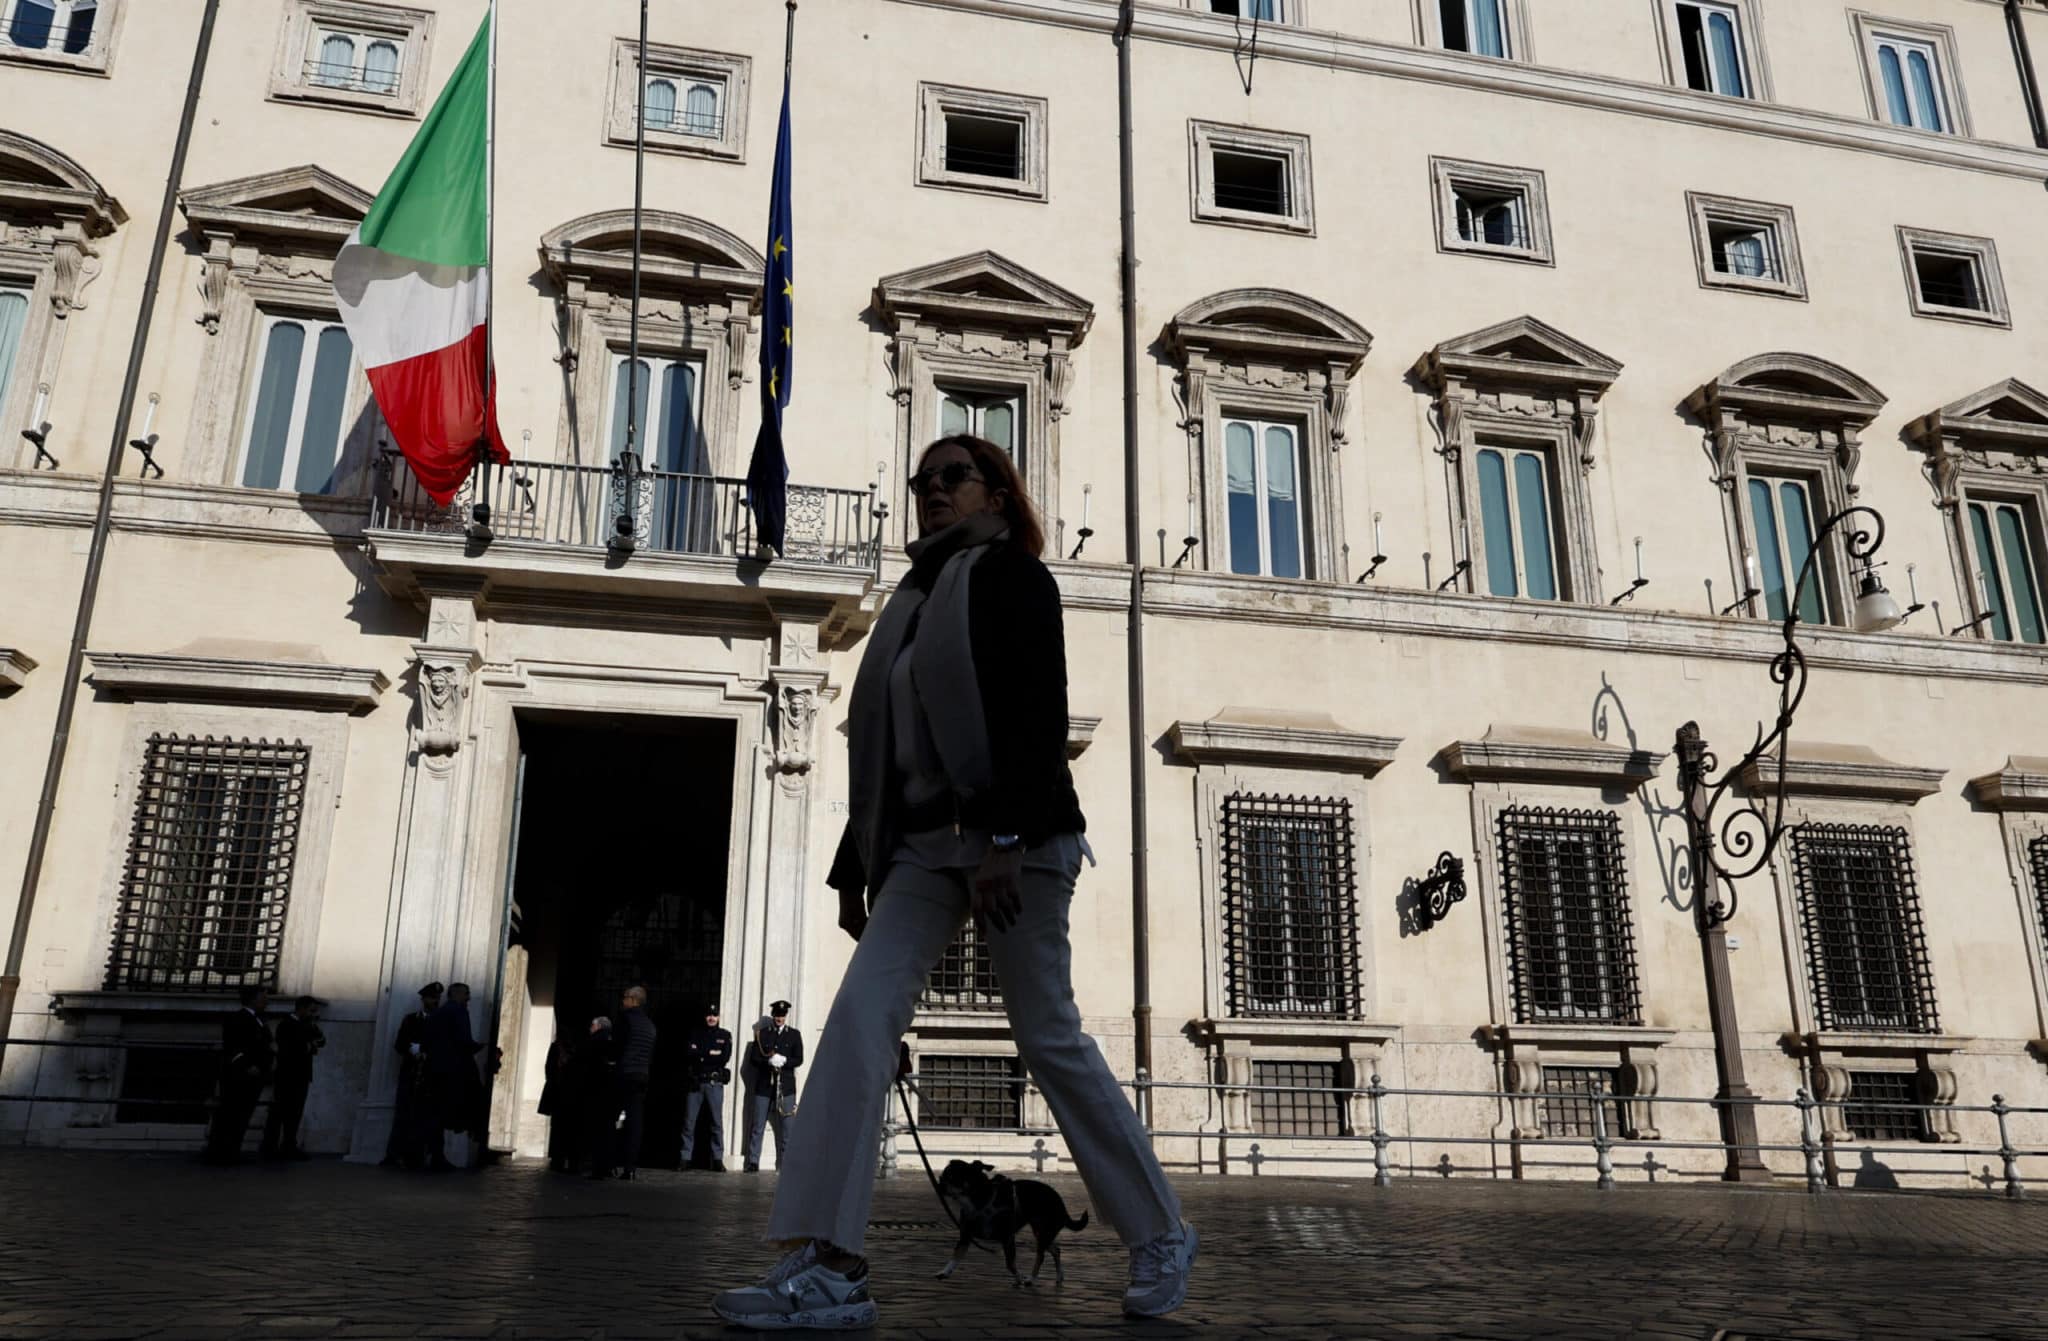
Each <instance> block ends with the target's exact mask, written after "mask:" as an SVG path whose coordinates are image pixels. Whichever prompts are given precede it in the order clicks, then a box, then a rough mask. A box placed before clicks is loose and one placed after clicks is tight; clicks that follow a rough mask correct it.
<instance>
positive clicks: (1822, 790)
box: [1742, 741, 1947, 805]
mask: <svg viewBox="0 0 2048 1341" xmlns="http://www.w3.org/2000/svg"><path fill="white" fill-rule="evenodd" d="M1946 771H1947V770H1945V769H1940V768H1918V767H1915V766H1913V765H1911V764H1901V763H1895V762H1894V761H1892V760H1890V759H1887V758H1885V757H1884V756H1883V755H1881V754H1879V753H1878V752H1877V751H1876V750H1873V749H1871V748H1870V747H1869V746H1868V745H1837V744H1830V743H1827V742H1823V741H1810V742H1805V743H1801V742H1796V741H1795V742H1794V743H1793V745H1792V749H1791V752H1790V753H1789V754H1788V755H1787V757H1786V762H1785V791H1786V792H1787V794H1789V795H1795V796H1850V797H1863V798H1867V799H1871V800H1880V801H1900V802H1903V803H1905V804H1906V805H1911V804H1913V803H1914V802H1915V801H1918V800H1919V799H1920V798H1921V797H1923V796H1932V795H1933V794H1934V793H1935V792H1937V791H1940V790H1941V779H1942V777H1943V776H1944V775H1945V774H1946ZM1742 785H1743V787H1744V788H1745V789H1746V790H1748V791H1749V792H1750V793H1751V794H1752V795H1761V794H1763V793H1766V792H1768V791H1770V790H1772V789H1773V788H1775V787H1776V786H1777V785H1778V761H1777V759H1776V757H1775V756H1770V755H1766V756H1764V757H1763V758H1761V759H1759V760H1757V761H1756V762H1754V763H1752V764H1751V765H1750V766H1749V767H1748V768H1747V769H1744V770H1743V774H1742Z"/></svg>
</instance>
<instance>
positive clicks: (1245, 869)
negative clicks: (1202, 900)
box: [1222, 794, 1362, 1019]
mask: <svg viewBox="0 0 2048 1341" xmlns="http://www.w3.org/2000/svg"><path fill="white" fill-rule="evenodd" d="M1222 847H1223V852H1222V876H1223V935H1224V945H1225V965H1224V968H1225V973H1224V979H1225V985H1226V991H1227V993H1228V996H1229V1002H1230V1010H1231V1013H1232V1014H1233V1015H1235V1016H1237V1017H1239V1018H1247V1017H1252V1016H1272V1015H1281V1016H1286V1015H1296V1016H1299V1015H1307V1016H1320V1017H1326V1018H1334V1019H1357V1018H1359V1010H1360V1000H1361V997H1362V993H1361V991H1360V982H1359V962H1358V931H1357V928H1358V899H1357V882H1356V877H1355V875H1354V870H1353V865H1352V833H1351V803H1350V802H1349V801H1347V800H1318V799H1313V798H1307V797H1295V796H1286V797H1281V796H1248V795H1242V794H1240V795H1233V796H1229V797H1226V798H1224V801H1223V842H1222Z"/></svg>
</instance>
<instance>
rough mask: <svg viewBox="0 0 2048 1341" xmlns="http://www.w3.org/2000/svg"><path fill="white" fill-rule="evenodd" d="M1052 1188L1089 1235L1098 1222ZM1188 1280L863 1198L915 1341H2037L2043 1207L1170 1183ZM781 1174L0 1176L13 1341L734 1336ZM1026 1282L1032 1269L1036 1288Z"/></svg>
mask: <svg viewBox="0 0 2048 1341" xmlns="http://www.w3.org/2000/svg"><path fill="white" fill-rule="evenodd" d="M1049 1181H1052V1182H1054V1183H1055V1184H1057V1185H1058V1186H1059V1187H1060V1190H1061V1192H1062V1193H1063V1194H1064V1195H1065V1196H1066V1197H1067V1199H1068V1202H1069V1205H1070V1206H1071V1207H1073V1208H1074V1209H1075V1210H1076V1211H1078V1209H1079V1208H1080V1207H1081V1206H1083V1205H1085V1204H1086V1195H1085V1193H1084V1192H1083V1191H1082V1189H1081V1187H1080V1185H1079V1183H1078V1182H1077V1181H1076V1180H1073V1179H1071V1178H1054V1179H1050V1180H1049ZM1181 1186H1182V1190H1183V1195H1184V1197H1185V1199H1186V1202H1187V1208H1188V1214H1189V1216H1190V1217H1191V1218H1192V1219H1194V1220H1195V1221H1196V1222H1197V1223H1198V1224H1199V1225H1200V1226H1201V1229H1202V1259H1201V1262H1200V1263H1199V1265H1198V1267H1197V1270H1196V1273H1195V1277H1194V1288H1193V1291H1192V1293H1191V1296H1190V1298H1189V1301H1188V1304H1187V1307H1186V1308H1185V1309H1184V1310H1183V1311H1182V1312H1181V1313H1179V1314H1177V1315H1176V1316H1175V1318H1174V1319H1172V1320H1169V1321H1162V1322H1150V1323H1143V1324H1127V1323H1124V1322H1122V1321H1121V1320H1119V1318H1118V1316H1117V1292H1118V1290H1119V1289H1120V1288H1121V1284H1122V1278H1123V1270H1124V1254H1123V1252H1122V1251H1121V1250H1120V1249H1119V1248H1118V1246H1117V1244H1116V1241H1115V1239H1114V1237H1113V1236H1112V1235H1111V1234H1109V1233H1108V1232H1106V1231H1105V1230H1104V1229H1103V1227H1101V1226H1100V1225H1094V1226H1091V1227H1090V1228H1089V1229H1088V1230H1087V1231H1085V1232H1083V1233H1080V1234H1077V1235H1074V1236H1073V1237H1072V1238H1070V1239H1068V1240H1067V1242H1068V1244H1069V1245H1070V1246H1069V1247H1068V1250H1067V1283H1066V1285H1065V1286H1064V1288H1060V1289H1054V1288H1052V1287H1051V1286H1050V1285H1049V1284H1048V1285H1045V1286H1042V1287H1040V1288H1038V1289H1035V1290H1017V1289H1013V1288H1011V1287H1010V1286H1009V1285H1008V1284H1007V1281H1006V1278H1005V1277H1004V1275H1003V1271H1002V1264H1001V1258H1000V1257H999V1256H984V1255H981V1254H975V1255H974V1256H973V1260H972V1261H971V1262H969V1263H968V1264H967V1265H966V1266H964V1267H962V1268H961V1270H960V1272H959V1274H957V1275H956V1276H955V1277H954V1278H953V1279H952V1280H950V1281H946V1282H940V1281H935V1280H933V1279H932V1273H933V1272H934V1271H936V1270H937V1269H938V1267H939V1266H940V1265H941V1264H942V1263H943V1262H944V1260H945V1258H946V1256H947V1250H948V1248H949V1247H950V1244H951V1234H950V1230H949V1229H948V1228H946V1227H945V1226H944V1225H943V1217H942V1213H941V1212H940V1210H939V1209H938V1205H937V1203H936V1202H935V1201H934V1200H933V1199H932V1197H931V1194H930V1191H929V1189H928V1188H927V1187H926V1185H925V1184H924V1183H923V1182H922V1181H921V1180H917V1181H913V1179H912V1178H911V1177H910V1176H905V1177H903V1178H899V1179H897V1180H896V1181H894V1182H891V1183H886V1184H884V1185H883V1186H882V1188H881V1189H880V1195H879V1196H878V1197H877V1199H876V1206H875V1216H874V1218H875V1220H876V1222H877V1227H876V1229H875V1230H874V1231H873V1235H872V1237H871V1239H870V1243H869V1248H870V1253H871V1256H872V1260H873V1263H874V1271H875V1278H876V1287H875V1295H876V1299H877V1301H878V1302H879V1304H880V1305H881V1309H882V1326H881V1327H880V1328H879V1329H878V1330H877V1331H876V1332H875V1333H873V1335H875V1336H877V1337H882V1338H889V1339H890V1341H896V1339H897V1338H910V1339H913V1341H968V1339H969V1338H983V1337H986V1338H1003V1339H1004V1341H1027V1339H1028V1338H1045V1339H1046V1341H1054V1339H1065V1341H1091V1339H1092V1338H1096V1337H1101V1336H1106V1335H1107V1334H1109V1333H1110V1332H1111V1331H1112V1330H1114V1331H1117V1332H1128V1333H1135V1334H1137V1335H1139V1336H1141V1337H1143V1336H1157V1337H1165V1336H1169V1335H1174V1334H1182V1333H1193V1334H1199V1335H1202V1336H1217V1337H1229V1336H1245V1337H1260V1338H1309V1337H1342V1338H1345V1339H1346V1341H1351V1339H1353V1338H1375V1337H1381V1338H1416V1337H1443V1338H1450V1337H1469V1338H1490V1339H1495V1341H1506V1339H1507V1338H1519V1337H1558V1338H1563V1337H1569V1338H1606V1337H1616V1338H1621V1337H1629V1338H1638V1337H1640V1338H1656V1339H1657V1341H1670V1339H1674V1338H1688V1339H1696V1341H1711V1339H1712V1338H1716V1337H1717V1336H1721V1335H1722V1334H1723V1333H1724V1332H1725V1333H1726V1334H1727V1337H1728V1341H1735V1338H1741V1337H1746V1338H1750V1339H1751V1341H1763V1339H1765V1338H1769V1339H1770V1341H1778V1339H1779V1338H1795V1337H1796V1338H1800V1339H1801V1341H1835V1339H1836V1338H1851V1337H1854V1338H1894V1337H1926V1338H1943V1339H1944V1341H1946V1339H1948V1338H1959V1339H1960V1338H1969V1339H1970V1341H1991V1339H1992V1338H2015V1339H2016V1338H2029V1339H2032V1338H2048V1298H2044V1296H2043V1291H2042V1287H2041V1282H2042V1280H2043V1279H2044V1275H2043V1272H2044V1268H2048V1204H2043V1203H2040V1202H2035V1201H2025V1202H2017V1203H2010V1202H2006V1201H2004V1200H2002V1199H1999V1198H1996V1197H1992V1196H1989V1195H1972V1194H1953V1195H1930V1194H1897V1193H1894V1194H1888V1195H1887V1194H1872V1193H1854V1192H1830V1193H1827V1194H1824V1195H1822V1196H1818V1197H1809V1196H1806V1195H1804V1194H1803V1193H1801V1192H1797V1191H1777V1190H1773V1191H1754V1190H1752V1191H1735V1190H1723V1189H1719V1188H1700V1187H1642V1186H1637V1187H1632V1188H1631V1187H1624V1188H1621V1189H1617V1190H1615V1191H1612V1192H1605V1193H1603V1192H1600V1191H1598V1190H1597V1189H1593V1188H1589V1187H1583V1186H1555V1185H1541V1184H1531V1185H1517V1184H1512V1183H1491V1182H1479V1181H1476V1180H1474V1181H1453V1182H1439V1181H1435V1180H1428V1181H1417V1182H1404V1183H1401V1184H1397V1185H1396V1186H1394V1187H1392V1188H1387V1189H1375V1188H1374V1187H1372V1186H1371V1185H1370V1183H1362V1182H1357V1181H1349V1180H1347V1181H1326V1180H1314V1179H1292V1178H1270V1177H1269V1178H1231V1179H1217V1178H1207V1179H1195V1178H1187V1179H1183V1180H1182V1182H1181ZM773 1190H774V1176H773V1175H772V1174H763V1175H758V1176H748V1175H744V1174H737V1173H735V1174H729V1175H726V1176H723V1177H719V1176H716V1175H711V1174H701V1173H700V1174H688V1175H685V1174H661V1173H657V1174H653V1175H649V1176H645V1177H643V1179H642V1181H640V1182H637V1183H630V1184H628V1183H592V1182H589V1181H586V1180H583V1179H573V1178H567V1177H562V1176H557V1175H550V1174H548V1173H546V1172H544V1171H542V1170H539V1169H535V1168H527V1167H507V1168H499V1169H494V1170H491V1171H488V1172H484V1173H477V1174H445V1175H439V1176H435V1175H426V1174H406V1173H399V1172H395V1171H390V1170H382V1169H374V1168H362V1167H356V1166H346V1165H341V1164H338V1163H335V1162H333V1161H315V1162H312V1163H309V1164H300V1165H294V1166H289V1167H275V1166H272V1167H262V1166H257V1167H247V1168H242V1169H235V1170H226V1171H220V1170H213V1169H208V1168H204V1167H201V1166H200V1165H198V1164H196V1163H194V1162H191V1161H188V1160H183V1159H175V1158H169V1157H162V1156H125V1155H103V1154H76V1153H58V1152H36V1151H6V1152H0V1341H25V1339H26V1338H44V1337H48V1338H64V1341H99V1339H101V1338H116V1337H150V1338H153V1339H154V1341H179V1339H180V1338H211V1337H234V1338H264V1337H278V1338H311V1337H346V1338H364V1339H365V1341H368V1339H369V1338H378V1337H461V1338H472V1337H474V1338H482V1337H541V1338H556V1337H599V1338H641V1337H649V1338H651V1337H710V1336H731V1337H738V1336H740V1335H743V1334H742V1333H737V1332H733V1333H727V1332H726V1331H725V1329H724V1328H722V1327H721V1326H720V1325H718V1323H717V1321H716V1319H714V1318H712V1317H711V1315H710V1313H709V1312H708V1310H707V1309H706V1306H705V1304H706V1300H707V1299H708V1298H709V1296H710V1295H711V1293H712V1292H713V1290H714V1289H716V1288H717V1287H720V1286H723V1285H726V1284H729V1283H733V1282H736V1281H743V1280H745V1279H750V1278H752V1277H753V1276H754V1275H757V1274H758V1273H759V1271H760V1270H761V1269H762V1268H763V1267H764V1266H765V1265H766V1262H767V1260H768V1259H769V1258H770V1257H772V1253H770V1252H769V1251H768V1250H766V1249H764V1248H763V1247H762V1246H761V1245H760V1244H759V1243H758V1242H756V1237H755V1236H756V1234H757V1232H758V1228H759V1226H760V1225H761V1224H762V1222H763V1219H764V1217H765V1215H766V1212H767V1208H768V1202H769V1198H770V1196H771V1195H772V1193H773ZM1028 1260H1029V1259H1028V1258H1026V1261H1027V1262H1028Z"/></svg>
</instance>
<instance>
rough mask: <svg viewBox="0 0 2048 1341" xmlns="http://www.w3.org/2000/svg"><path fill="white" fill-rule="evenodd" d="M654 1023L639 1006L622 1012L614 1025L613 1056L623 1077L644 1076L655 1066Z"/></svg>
mask: <svg viewBox="0 0 2048 1341" xmlns="http://www.w3.org/2000/svg"><path fill="white" fill-rule="evenodd" d="M654 1036H655V1029H654V1021H653V1020H650V1019H648V1018H647V1012H646V1011H645V1010H643V1009H642V1008H641V1007H639V1006H635V1007H633V1008H632V1009H631V1010H627V1011H621V1012H620V1013H619V1018H618V1020H617V1022H616V1023H614V1024H613V1025H612V1055H613V1056H614V1058H615V1059H616V1060H617V1063H618V1074H620V1075H622V1076H644V1075H646V1074H647V1072H648V1068H650V1067H651V1066H653V1064H654Z"/></svg>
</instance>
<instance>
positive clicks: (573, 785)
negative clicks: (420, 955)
mask: <svg viewBox="0 0 2048 1341" xmlns="http://www.w3.org/2000/svg"><path fill="white" fill-rule="evenodd" d="M519 733H520V745H521V749H522V751H523V755H524V763H523V769H524V774H523V781H522V783H521V787H520V793H521V796H520V805H519V812H518V813H519V819H518V825H519V827H518V838H517V847H516V853H517V865H516V867H515V868H514V877H513V891H512V892H513V926H512V931H511V936H510V945H511V946H512V947H515V948H516V950H523V951H524V959H523V969H524V976H525V991H524V992H523V993H521V992H518V991H517V990H515V986H514V984H513V983H511V982H509V981H508V983H507V984H506V987H507V991H506V994H505V1000H506V1002H507V1008H508V1009H510V1010H515V1011H519V1012H521V1013H522V1014H525V1013H530V1014H531V1016H532V1018H530V1019H527V1020H525V1021H523V1022H522V1027H521V1032H522V1034H523V1037H524V1039H525V1040H526V1041H527V1047H526V1049H523V1051H525V1052H526V1055H527V1057H528V1059H529V1060H528V1061H527V1062H526V1063H524V1064H522V1066H521V1068H520V1069H521V1071H522V1072H523V1074H524V1076H525V1078H526V1081H527V1083H526V1085H525V1086H523V1088H524V1089H525V1091H526V1092H525V1093H524V1094H522V1096H521V1097H522V1099H523V1100H524V1103H523V1104H522V1107H523V1108H524V1109H526V1110H527V1111H532V1106H533V1104H534V1103H535V1102H537V1100H538V1098H539V1089H538V1086H537V1085H536V1084H534V1083H533V1082H534V1081H535V1080H536V1079H537V1078H538V1070H539V1067H538V1063H537V1062H536V1061H535V1060H533V1059H536V1058H538V1057H540V1056H543V1055H545V1054H546V1052H547V1050H548V1046H549V1043H550V1041H551V1040H552V1039H561V1040H563V1041H564V1042H566V1043H569V1044H571V1045H574V1044H577V1043H580V1042H581V1041H583V1040H584V1039H586V1038H588V1036H589V1033H590V1022H591V1020H592V1018H593V1017H595V1016H599V1015H602V1016H606V1017H612V1016H616V1015H617V1013H618V1011H619V994H620V993H621V992H623V991H624V990H625V989H626V988H627V987H630V986H633V985H634V984H636V983H637V984H639V985H640V986H643V987H645V988H646V989H647V1009H648V1013H649V1014H650V1015H651V1016H652V1017H653V1019H654V1023H655V1026H656V1028H657V1029H658V1030H659V1031H660V1032H659V1038H658V1040H657V1044H656V1048H655V1055H654V1064H653V1071H652V1074H651V1076H650V1079H649V1085H648V1091H647V1103H646V1115H645V1126H644V1130H643V1138H642V1143H641V1150H640V1159H639V1163H640V1165H641V1166H642V1167H647V1168H674V1167H676V1166H677V1163H678V1158H679V1155H680V1152H681V1148H682V1118H683V1085H684V1075H683V1072H682V1066H681V1059H682V1057H683V1045H684V1043H685V1041H686V1040H687V1039H688V1038H689V1036H690V1033H691V1031H692V1030H693V1029H695V1028H696V1027H697V1026H698V1025H700V1024H701V1023H702V1022H703V1007H704V1004H705V1003H706V1002H708V1001H716V1000H717V999H718V997H719V989H720V986H721V983H720V976H721V967H722V965H721V960H722V956H723V954H724V944H725V903H726V893H727V875H728V854H729V851H730V847H729V845H730V841H731V823H732V779H733V749H734V726H733V724H732V723H731V722H730V721H721V720H716V719H709V718H609V717H608V718H596V719H593V718H589V717H579V716H574V715H568V714H554V715H548V716H535V717H527V716H524V715H522V717H521V718H520V722H519ZM507 965H508V969H514V968H517V967H520V966H521V960H520V957H519V955H518V954H517V953H514V954H511V955H508V960H507ZM550 1011H551V1012H552V1016H553V1019H552V1028H550V1027H549V1021H548V1019H547V1018H546V1017H547V1014H548V1012H550ZM727 1023H728V1024H729V1023H730V1022H729V1021H728V1022H727ZM509 1024H510V1022H509V1021H501V1026H500V1027H501V1030H502V1029H504V1028H506V1027H508V1025H509ZM555 1120H556V1121H557V1122H560V1121H561V1120H562V1119H561V1118H559V1117H558V1118H556V1119H555ZM579 1125H581V1126H583V1127H584V1130H585V1134H586V1138H587V1135H588V1132H589V1131H591V1130H596V1131H599V1132H601V1133H604V1134H607V1135H608V1134H609V1132H610V1125H609V1123H608V1122H603V1121H599V1122H598V1123H596V1124H589V1123H587V1122H586V1123H585V1124H579ZM580 1145H581V1147H582V1149H584V1150H585V1151H587V1149H588V1142H587V1139H586V1140H585V1141H584V1142H581V1143H580ZM704 1145H705V1143H703V1142H700V1143H699V1153H698V1159H697V1162H698V1163H700V1164H701V1163H703V1162H704V1160H705V1154H704Z"/></svg>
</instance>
